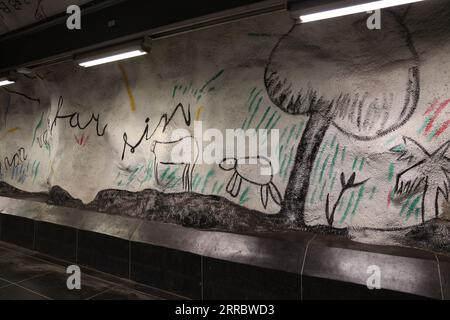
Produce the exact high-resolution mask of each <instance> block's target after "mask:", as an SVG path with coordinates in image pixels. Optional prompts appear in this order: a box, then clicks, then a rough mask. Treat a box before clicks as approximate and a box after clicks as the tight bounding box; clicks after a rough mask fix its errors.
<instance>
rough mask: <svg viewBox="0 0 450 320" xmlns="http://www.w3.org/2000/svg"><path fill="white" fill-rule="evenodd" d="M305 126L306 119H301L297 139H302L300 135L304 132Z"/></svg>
mask: <svg viewBox="0 0 450 320" xmlns="http://www.w3.org/2000/svg"><path fill="white" fill-rule="evenodd" d="M304 126H305V121H303V120H302V121H301V122H300V124H299V125H298V130H297V134H296V135H295V140H298V139H300V135H301V134H302V132H303V127H304Z"/></svg>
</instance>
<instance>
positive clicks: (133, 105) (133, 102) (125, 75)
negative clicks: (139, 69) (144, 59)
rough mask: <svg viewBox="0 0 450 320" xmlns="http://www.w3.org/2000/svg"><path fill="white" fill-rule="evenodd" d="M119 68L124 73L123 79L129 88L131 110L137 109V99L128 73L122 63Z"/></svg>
mask: <svg viewBox="0 0 450 320" xmlns="http://www.w3.org/2000/svg"><path fill="white" fill-rule="evenodd" d="M119 69H120V72H121V73H122V80H123V83H124V84H125V87H126V88H127V93H128V98H129V99H130V108H131V112H135V111H136V101H135V100H134V96H133V91H132V90H131V86H130V82H129V81H128V76H127V73H126V72H125V69H124V68H123V66H122V64H120V63H119Z"/></svg>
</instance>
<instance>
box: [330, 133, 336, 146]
mask: <svg viewBox="0 0 450 320" xmlns="http://www.w3.org/2000/svg"><path fill="white" fill-rule="evenodd" d="M335 143H336V135H334V136H333V140H331V145H330V148H331V149H333V148H334V145H335Z"/></svg>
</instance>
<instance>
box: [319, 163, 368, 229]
mask: <svg viewBox="0 0 450 320" xmlns="http://www.w3.org/2000/svg"><path fill="white" fill-rule="evenodd" d="M355 180H356V172H353V174H352V175H351V176H350V178H349V179H348V180H347V181H345V174H344V173H343V172H342V173H341V187H342V188H341V192H340V193H339V196H338V199H337V200H336V202H335V204H334V205H333V210H332V211H331V213H330V194H328V195H327V202H326V205H325V215H326V218H327V222H328V225H329V226H330V227H332V226H333V223H334V216H335V214H336V209H337V207H338V205H339V203H340V201H341V199H342V197H343V196H344V194H345V192H346V191H347V190H350V189H354V188H357V187H359V186H362V185H363V184H365V183H366V182H367V181H369V180H370V179H366V180H364V181H361V182H357V183H355Z"/></svg>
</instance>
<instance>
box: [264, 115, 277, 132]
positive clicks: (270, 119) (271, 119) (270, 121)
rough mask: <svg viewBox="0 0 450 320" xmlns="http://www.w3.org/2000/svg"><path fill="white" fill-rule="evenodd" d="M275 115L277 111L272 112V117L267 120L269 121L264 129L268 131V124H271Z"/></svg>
mask: <svg viewBox="0 0 450 320" xmlns="http://www.w3.org/2000/svg"><path fill="white" fill-rule="evenodd" d="M276 114H277V111H274V112H273V114H272V116H271V117H270V118H269V121H267V123H266V126H265V127H264V129H269V127H270V124H271V123H272V121H273V119H274V118H275V115H276Z"/></svg>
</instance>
